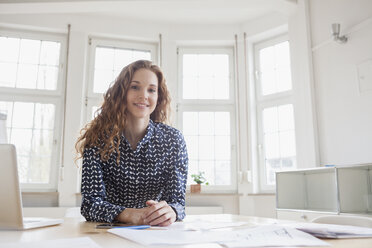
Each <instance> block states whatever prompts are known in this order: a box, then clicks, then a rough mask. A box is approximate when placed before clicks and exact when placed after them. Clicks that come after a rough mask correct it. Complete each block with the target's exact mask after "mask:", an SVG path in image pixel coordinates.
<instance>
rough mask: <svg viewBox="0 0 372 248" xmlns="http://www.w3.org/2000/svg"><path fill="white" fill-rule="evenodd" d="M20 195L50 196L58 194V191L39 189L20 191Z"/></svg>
mask: <svg viewBox="0 0 372 248" xmlns="http://www.w3.org/2000/svg"><path fill="white" fill-rule="evenodd" d="M21 194H22V195H45V196H47V195H50V196H58V192H56V191H53V192H41V191H22V193H21Z"/></svg>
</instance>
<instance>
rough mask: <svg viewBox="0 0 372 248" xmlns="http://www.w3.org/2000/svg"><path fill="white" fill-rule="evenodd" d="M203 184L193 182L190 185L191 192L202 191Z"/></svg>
mask: <svg viewBox="0 0 372 248" xmlns="http://www.w3.org/2000/svg"><path fill="white" fill-rule="evenodd" d="M200 191H201V185H200V184H191V185H190V192H191V193H200Z"/></svg>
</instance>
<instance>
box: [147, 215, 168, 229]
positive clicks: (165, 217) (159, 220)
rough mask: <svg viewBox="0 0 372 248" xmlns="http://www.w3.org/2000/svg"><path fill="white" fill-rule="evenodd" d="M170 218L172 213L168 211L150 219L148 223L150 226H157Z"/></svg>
mask: <svg viewBox="0 0 372 248" xmlns="http://www.w3.org/2000/svg"><path fill="white" fill-rule="evenodd" d="M171 218H172V214H171V213H170V212H166V213H164V214H163V215H161V216H159V217H158V218H156V219H155V220H152V221H150V222H149V223H150V225H151V226H157V225H159V224H161V223H164V222H166V221H168V220H171Z"/></svg>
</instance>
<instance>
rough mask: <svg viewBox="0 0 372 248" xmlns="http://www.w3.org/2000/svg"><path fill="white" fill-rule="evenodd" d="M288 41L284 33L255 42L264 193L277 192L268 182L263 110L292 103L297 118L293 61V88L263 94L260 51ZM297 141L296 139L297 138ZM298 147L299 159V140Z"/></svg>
mask: <svg viewBox="0 0 372 248" xmlns="http://www.w3.org/2000/svg"><path fill="white" fill-rule="evenodd" d="M284 41H288V42H289V44H290V40H289V36H288V35H287V34H282V35H280V36H276V37H273V38H271V39H268V40H265V41H261V42H257V43H256V44H254V48H253V51H254V72H255V77H254V81H255V89H256V92H255V96H256V116H257V130H256V131H257V154H258V159H257V161H258V167H259V168H258V173H259V176H258V188H259V191H260V192H262V193H274V192H275V184H274V185H268V184H267V183H266V174H267V169H266V165H265V145H264V132H263V110H264V109H265V108H269V107H274V106H280V105H285V104H291V105H292V106H293V119H294V121H295V120H296V118H295V115H296V104H295V100H294V94H295V92H294V82H293V76H292V75H293V73H292V68H293V67H292V61H291V66H290V67H291V83H292V89H290V90H287V91H283V92H278V93H273V94H269V95H265V96H264V95H262V93H261V92H262V91H261V83H260V72H259V68H260V56H259V51H260V50H261V49H263V48H266V47H270V46H274V45H276V44H278V43H281V42H284ZM294 125H295V127H294V132H295V137H297V135H298V131H297V128H296V123H294ZM295 142H296V140H295ZM295 147H296V156H295V157H296V160H297V156H298V154H297V150H298V149H297V142H296V144H295Z"/></svg>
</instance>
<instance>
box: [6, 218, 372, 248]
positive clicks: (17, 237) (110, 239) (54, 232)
mask: <svg viewBox="0 0 372 248" xmlns="http://www.w3.org/2000/svg"><path fill="white" fill-rule="evenodd" d="M195 219H202V220H206V221H213V220H214V221H221V222H222V221H246V222H249V223H250V224H252V226H255V225H257V224H271V223H285V222H287V221H282V220H277V219H269V218H260V217H250V216H240V215H230V214H218V215H188V216H187V217H186V219H185V222H189V221H193V220H195ZM96 224H97V223H93V222H86V221H85V220H84V219H83V218H65V221H64V223H63V224H61V225H58V226H51V227H43V228H37V229H30V230H27V231H0V243H6V242H32V241H40V240H51V239H63V238H76V237H90V238H91V239H92V240H94V241H95V242H96V243H97V244H98V245H100V246H102V247H128V248H129V247H143V246H142V245H140V244H137V243H134V242H132V241H129V240H126V239H123V238H120V237H118V236H115V235H113V234H111V233H107V230H105V229H96V228H95V226H96ZM325 241H326V242H328V243H330V244H331V245H332V247H337V248H346V247H348V248H349V247H353V248H358V247H372V238H360V239H327V240H325ZM169 247H171V246H169ZM173 247H178V248H180V247H187V248H197V247H198V248H199V247H203V248H204V247H205V248H220V247H221V246H219V245H218V244H202V245H185V246H173Z"/></svg>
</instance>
